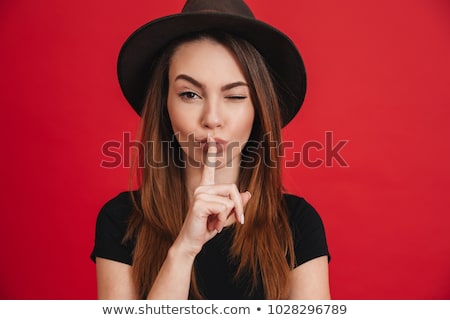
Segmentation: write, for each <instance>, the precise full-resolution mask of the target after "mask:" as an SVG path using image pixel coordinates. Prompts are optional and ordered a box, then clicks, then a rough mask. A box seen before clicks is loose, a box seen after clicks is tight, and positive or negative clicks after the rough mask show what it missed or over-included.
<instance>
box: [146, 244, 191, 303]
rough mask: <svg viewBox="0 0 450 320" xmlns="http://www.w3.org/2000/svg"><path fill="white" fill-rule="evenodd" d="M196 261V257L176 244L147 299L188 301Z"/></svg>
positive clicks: (170, 251)
mask: <svg viewBox="0 0 450 320" xmlns="http://www.w3.org/2000/svg"><path fill="white" fill-rule="evenodd" d="M194 259H195V256H192V255H190V254H186V253H185V252H183V250H182V249H181V248H180V247H179V246H177V245H175V244H174V245H173V246H172V247H171V248H170V249H169V252H168V254H167V258H166V260H165V261H164V263H163V265H162V266H161V269H160V271H159V273H158V276H157V277H156V279H155V281H154V283H153V286H152V288H151V290H150V292H149V294H148V296H147V299H149V300H183V299H188V296H189V288H190V284H191V272H192V266H193V264H194Z"/></svg>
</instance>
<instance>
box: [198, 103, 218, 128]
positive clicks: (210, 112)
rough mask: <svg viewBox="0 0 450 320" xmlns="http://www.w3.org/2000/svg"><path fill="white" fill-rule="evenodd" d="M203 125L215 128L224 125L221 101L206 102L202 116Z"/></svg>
mask: <svg viewBox="0 0 450 320" xmlns="http://www.w3.org/2000/svg"><path fill="white" fill-rule="evenodd" d="M201 125H202V126H203V127H204V128H208V129H215V128H217V127H222V126H223V115H222V112H221V108H220V105H219V103H216V102H207V103H205V105H204V109H203V113H202V118H201Z"/></svg>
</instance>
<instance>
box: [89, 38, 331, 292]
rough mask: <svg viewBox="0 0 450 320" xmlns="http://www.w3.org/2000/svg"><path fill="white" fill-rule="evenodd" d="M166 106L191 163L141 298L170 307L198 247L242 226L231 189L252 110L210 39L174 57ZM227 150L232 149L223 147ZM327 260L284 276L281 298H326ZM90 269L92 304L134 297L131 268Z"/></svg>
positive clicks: (238, 75) (107, 263)
mask: <svg viewBox="0 0 450 320" xmlns="http://www.w3.org/2000/svg"><path fill="white" fill-rule="evenodd" d="M218 75H220V76H218ZM167 107H168V112H169V116H170V120H171V123H172V127H173V129H174V132H176V133H178V135H177V138H178V139H179V141H181V142H189V143H190V144H189V143H187V144H186V143H185V144H183V143H180V145H181V146H182V147H183V150H184V153H185V157H186V158H187V159H189V160H192V161H188V163H191V164H192V165H190V166H187V168H186V187H187V190H188V192H189V196H190V198H189V203H190V207H189V211H188V213H187V215H186V219H185V221H184V224H183V226H182V229H181V231H180V233H179V235H178V237H177V239H176V240H175V242H174V243H173V245H172V246H171V248H170V249H169V252H168V255H167V258H166V260H165V262H164V263H163V265H162V267H161V269H160V272H159V274H158V276H157V278H156V279H155V282H154V284H153V286H152V288H151V290H150V292H149V294H148V297H147V298H148V299H170V300H176V299H187V298H188V294H189V287H190V280H191V271H192V267H193V263H194V259H195V257H196V255H197V254H198V253H199V252H200V250H201V248H202V246H203V245H204V244H205V243H206V242H207V241H209V240H210V239H211V238H213V237H214V236H215V235H216V234H217V233H218V232H220V231H221V230H222V229H223V227H225V226H227V225H230V224H232V223H245V218H244V215H243V213H244V208H245V206H246V204H247V202H248V201H251V200H250V199H251V195H250V193H249V192H242V193H241V192H239V190H238V189H237V187H236V182H237V180H238V173H239V163H240V159H241V158H240V156H241V150H242V148H243V146H244V145H245V143H246V141H248V138H249V136H250V132H251V128H252V124H253V119H254V108H253V104H252V102H251V99H250V95H249V89H248V85H247V84H246V82H245V78H244V76H243V74H242V72H241V70H240V67H239V65H238V63H237V62H236V60H235V58H234V56H233V55H232V54H231V53H230V52H229V50H228V49H227V48H225V47H224V46H222V45H220V44H218V43H216V42H213V41H211V40H196V41H192V42H188V43H186V44H183V45H181V46H180V47H179V48H178V49H177V50H176V51H175V53H174V55H173V57H172V59H171V64H170V68H169V93H168V102H167ZM190 137H194V139H190ZM205 140H206V142H205ZM231 143H232V145H233V148H227V146H230V145H231ZM205 144H206V145H205ZM198 164H200V165H198ZM213 164H216V165H213ZM327 259H328V258H327V257H326V256H323V257H319V258H316V259H313V260H311V261H308V262H306V263H304V264H302V265H300V266H298V267H297V268H295V269H294V270H293V271H291V275H290V281H291V290H290V294H289V299H329V298H330V290H329V284H328V260H327ZM96 268H97V288H98V298H99V299H121V300H124V299H137V298H138V297H137V293H136V292H137V290H136V288H135V286H134V284H133V281H132V267H131V266H129V265H126V264H123V263H120V262H116V261H112V260H108V259H103V258H97V260H96ZM218 276H220V275H218Z"/></svg>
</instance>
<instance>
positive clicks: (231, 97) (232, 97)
mask: <svg viewBox="0 0 450 320" xmlns="http://www.w3.org/2000/svg"><path fill="white" fill-rule="evenodd" d="M227 99H231V100H244V99H247V97H246V96H241V95H235V96H228V97H227Z"/></svg>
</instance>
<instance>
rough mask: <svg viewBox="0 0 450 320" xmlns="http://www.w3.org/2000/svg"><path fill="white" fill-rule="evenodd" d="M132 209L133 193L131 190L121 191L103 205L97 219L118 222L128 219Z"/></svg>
mask: <svg viewBox="0 0 450 320" xmlns="http://www.w3.org/2000/svg"><path fill="white" fill-rule="evenodd" d="M132 209H133V201H132V199H131V193H130V192H129V191H127V192H121V193H119V194H118V195H116V196H115V197H114V198H111V199H110V200H108V201H107V202H106V203H105V204H104V205H103V206H102V208H101V209H100V212H99V214H98V218H97V221H98V220H103V219H107V220H114V221H117V222H120V221H124V220H128V218H129V215H130V212H131V210H132Z"/></svg>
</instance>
